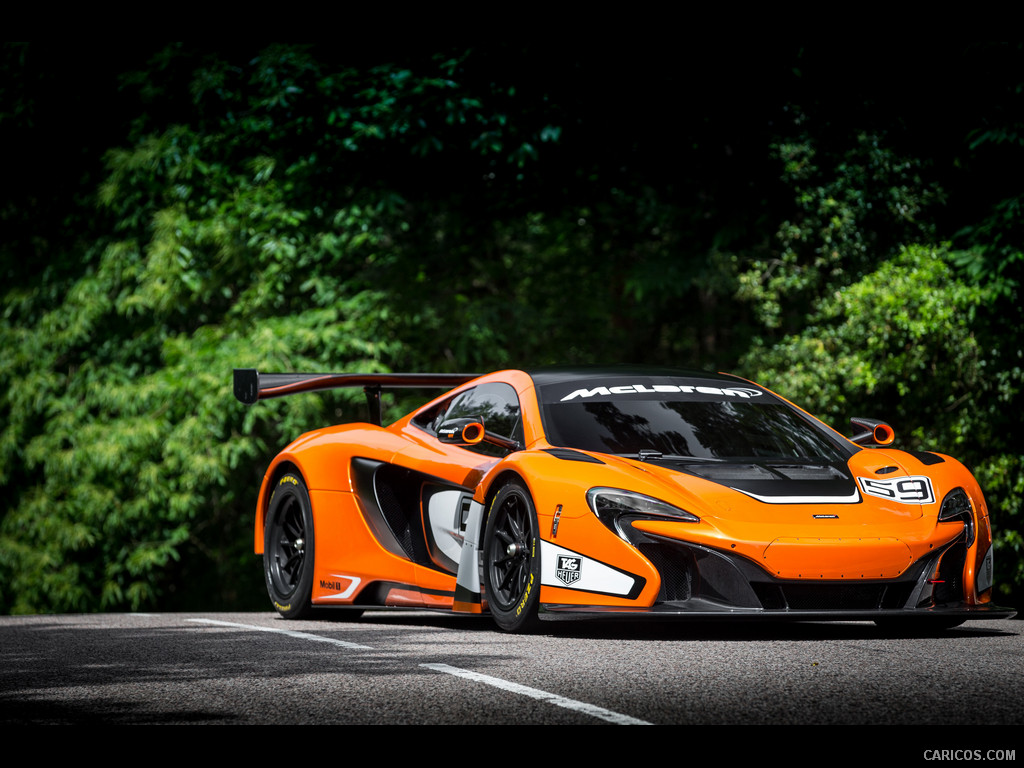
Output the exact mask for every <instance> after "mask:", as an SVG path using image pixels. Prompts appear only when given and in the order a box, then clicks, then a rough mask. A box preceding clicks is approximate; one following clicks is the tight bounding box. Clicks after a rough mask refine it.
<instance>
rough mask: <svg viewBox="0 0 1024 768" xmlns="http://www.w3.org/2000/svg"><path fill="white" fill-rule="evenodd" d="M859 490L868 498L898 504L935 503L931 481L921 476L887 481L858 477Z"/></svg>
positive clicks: (895, 478)
mask: <svg viewBox="0 0 1024 768" xmlns="http://www.w3.org/2000/svg"><path fill="white" fill-rule="evenodd" d="M857 482H858V483H860V489H861V490H862V491H864V493H866V494H868V495H869V496H878V497H879V498H882V499H891V500H892V501H896V502H899V503H900V504H931V503H932V502H933V501H935V491H933V490H932V481H931V480H930V479H929V478H927V477H923V476H914V477H894V478H892V479H889V480H875V479H873V478H868V477H858V478H857Z"/></svg>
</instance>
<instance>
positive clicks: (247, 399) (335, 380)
mask: <svg viewBox="0 0 1024 768" xmlns="http://www.w3.org/2000/svg"><path fill="white" fill-rule="evenodd" d="M479 376H480V374H479V373H260V372H259V371H258V370H256V369H255V368H235V397H236V398H238V399H239V400H240V401H242V402H243V403H245V404H246V405H252V404H253V403H256V402H258V401H260V400H268V399H270V398H272V397H285V396H286V395H294V394H298V393H299V392H316V391H320V390H325V389H338V388H341V387H362V388H363V391H364V392H365V393H366V404H367V405H368V406H369V409H370V421H371V422H372V423H374V424H380V423H381V418H380V393H381V390H382V389H402V388H405V389H451V388H452V387H457V386H459V385H460V384H465V383H466V382H467V381H472V380H473V379H475V378H477V377H479Z"/></svg>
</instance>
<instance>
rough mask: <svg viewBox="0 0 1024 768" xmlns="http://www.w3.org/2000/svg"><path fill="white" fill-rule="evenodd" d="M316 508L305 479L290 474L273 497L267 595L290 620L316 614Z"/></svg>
mask: <svg viewBox="0 0 1024 768" xmlns="http://www.w3.org/2000/svg"><path fill="white" fill-rule="evenodd" d="M313 553H314V541H313V505H312V504H311V503H310V500H309V491H308V490H307V489H306V484H305V483H304V482H303V480H302V478H301V477H300V476H299V475H298V474H295V473H291V472H289V473H288V474H286V475H283V476H282V477H281V478H279V479H278V481H277V487H276V488H275V489H274V493H273V495H272V496H271V497H270V506H269V507H268V509H267V521H266V525H265V527H264V539H263V572H264V576H265V578H266V582H267V593H268V594H269V595H270V601H271V602H272V603H273V605H274V608H276V609H277V612H278V613H280V614H281V615H282V616H284V617H285V618H286V619H300V618H304V617H307V616H309V615H310V614H311V613H312V610H313V606H312V602H311V600H312V597H313Z"/></svg>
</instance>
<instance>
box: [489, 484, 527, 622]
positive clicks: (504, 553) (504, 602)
mask: <svg viewBox="0 0 1024 768" xmlns="http://www.w3.org/2000/svg"><path fill="white" fill-rule="evenodd" d="M495 514H496V515H497V518H495V521H494V522H495V524H494V536H493V538H492V540H491V544H490V558H489V565H488V568H489V569H490V572H489V575H490V582H491V590H492V592H493V594H491V595H490V596H489V598H490V599H491V600H493V601H494V602H495V603H497V604H498V605H499V606H500V607H501V608H503V609H506V610H507V609H510V608H512V606H514V605H515V604H516V603H517V602H519V601H520V600H521V599H522V597H523V595H525V594H526V589H527V586H528V585H529V582H530V572H531V570H532V567H533V543H534V538H535V537H534V530H533V515H532V514H531V511H530V506H529V503H528V502H527V501H526V499H525V498H523V496H522V495H521V494H520V493H518V492H516V491H513V492H512V493H510V494H509V495H508V496H507V497H506V498H505V500H504V501H502V503H501V506H500V507H499V508H498V509H497V510H495Z"/></svg>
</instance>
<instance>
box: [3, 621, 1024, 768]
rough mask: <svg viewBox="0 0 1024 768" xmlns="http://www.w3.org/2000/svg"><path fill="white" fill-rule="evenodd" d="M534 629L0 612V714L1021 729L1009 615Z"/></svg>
mask: <svg viewBox="0 0 1024 768" xmlns="http://www.w3.org/2000/svg"><path fill="white" fill-rule="evenodd" d="M544 628H545V631H544V632H543V633H542V634H539V635H534V636H509V635H505V634H502V633H499V632H498V631H496V630H495V629H494V628H493V627H492V625H491V624H490V622H489V621H488V620H487V619H467V618H459V617H452V616H446V615H442V614H432V613H425V612H408V613H386V612H372V613H367V614H364V616H363V617H362V619H360V620H359V621H355V622H352V621H342V620H337V619H335V620H332V619H325V620H316V621H303V622H286V621H283V620H281V619H279V618H278V617H277V616H276V614H270V613H242V614H105V615H70V616H68V615H65V616H30V617H2V618H0V654H2V664H0V723H2V724H5V725H37V724H63V723H68V724H84V725H127V724H131V725H137V724H170V723H176V724H214V723H221V724H245V725H278V726H282V725H317V724H323V725H378V726H384V725H431V726H438V725H447V726H468V725H514V726H525V725H538V726H539V725H546V726H551V725H606V726H607V725H642V724H654V725H672V726H694V725H702V726H703V725H762V726H780V725H793V726H809V725H821V726H828V725H844V726H845V725H868V726H882V725H884V726H937V727H939V729H940V730H939V731H932V732H931V733H933V734H934V733H936V732H940V733H943V734H951V735H952V734H957V733H959V734H967V733H976V730H975V729H972V728H965V726H990V727H991V726H1001V728H998V729H995V730H983V731H982V733H984V734H987V736H986V737H985V738H987V739H989V740H990V741H991V742H992V743H991V744H990V745H989V746H991V747H995V748H998V749H1014V747H1015V746H1016V744H1014V743H1007V742H1006V739H1007V738H1008V737H1007V734H1013V733H1016V731H1017V730H1024V729H1020V726H1021V725H1024V702H1022V691H1024V632H1022V631H1021V630H1022V629H1024V624H1022V623H1021V622H1019V621H997V622H970V623H968V624H966V625H964V626H962V627H960V628H957V629H954V630H950V631H947V632H945V633H942V634H941V635H933V636H919V637H909V638H894V637H890V636H887V635H885V634H883V633H881V632H880V631H879V630H877V629H876V628H875V627H874V625H872V624H867V623H845V624H782V625H778V624H772V625H762V624H711V625H708V624H694V623H662V624H649V623H608V624H591V623H569V624H545V625H544ZM389 732H390V731H389ZM805 732H806V731H805ZM690 733H693V731H690ZM931 738H934V736H933V737H931ZM1016 738H1017V737H1013V738H1012V739H1011V742H1012V740H1013V739H1016ZM1017 740H1018V741H1019V739H1017ZM955 743H956V742H955V740H954V746H953V747H951V748H955ZM1022 746H1024V745H1022ZM1019 756H1020V757H1024V751H1022V752H1020V755H1019Z"/></svg>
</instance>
